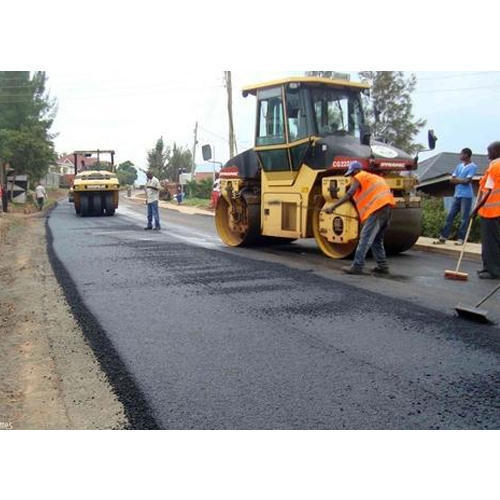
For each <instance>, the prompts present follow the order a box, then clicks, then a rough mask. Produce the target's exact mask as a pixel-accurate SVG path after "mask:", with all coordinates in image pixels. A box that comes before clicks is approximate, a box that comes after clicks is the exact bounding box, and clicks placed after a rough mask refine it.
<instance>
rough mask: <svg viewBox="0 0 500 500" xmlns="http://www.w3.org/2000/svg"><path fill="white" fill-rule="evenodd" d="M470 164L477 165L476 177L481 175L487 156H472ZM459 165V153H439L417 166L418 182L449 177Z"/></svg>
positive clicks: (486, 165)
mask: <svg viewBox="0 0 500 500" xmlns="http://www.w3.org/2000/svg"><path fill="white" fill-rule="evenodd" d="M471 160H472V162H473V163H475V164H476V165H477V167H478V168H477V172H476V175H482V174H483V173H484V171H485V170H486V168H487V167H488V165H489V163H490V161H489V159H488V155H481V154H473V155H472V159H471ZM459 163H460V153H439V154H437V155H435V156H432V157H431V158H427V160H424V161H422V162H420V163H419V164H418V168H417V176H418V178H419V181H420V182H425V181H429V180H431V179H437V178H439V177H443V176H446V175H450V174H452V173H453V171H454V170H455V168H456V166H457V165H458V164H459Z"/></svg>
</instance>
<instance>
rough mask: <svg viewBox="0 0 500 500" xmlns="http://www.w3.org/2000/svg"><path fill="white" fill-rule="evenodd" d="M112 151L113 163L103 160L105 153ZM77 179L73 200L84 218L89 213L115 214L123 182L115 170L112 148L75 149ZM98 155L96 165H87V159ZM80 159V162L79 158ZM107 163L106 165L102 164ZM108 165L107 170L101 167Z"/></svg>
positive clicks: (74, 184) (76, 208)
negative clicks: (119, 179) (120, 181)
mask: <svg viewBox="0 0 500 500" xmlns="http://www.w3.org/2000/svg"><path fill="white" fill-rule="evenodd" d="M105 153H107V154H110V156H111V162H106V163H104V162H103V163H101V161H100V158H101V155H102V154H105ZM73 155H74V165H75V178H74V181H73V186H72V188H73V201H74V204H75V212H76V214H77V215H80V216H81V217H85V216H88V215H104V214H106V215H110V216H111V215H114V214H115V210H116V209H117V208H118V197H119V196H118V195H119V189H120V183H119V181H118V177H117V176H116V173H115V167H114V155H115V152H114V151H113V150H99V149H97V150H95V151H75V152H74V153H73ZM93 155H97V158H96V161H95V162H92V163H93V164H94V166H89V167H87V163H86V159H87V158H89V157H92V156H93ZM79 159H80V164H78V160H79ZM103 165H105V166H103ZM101 167H102V168H105V169H104V170H101Z"/></svg>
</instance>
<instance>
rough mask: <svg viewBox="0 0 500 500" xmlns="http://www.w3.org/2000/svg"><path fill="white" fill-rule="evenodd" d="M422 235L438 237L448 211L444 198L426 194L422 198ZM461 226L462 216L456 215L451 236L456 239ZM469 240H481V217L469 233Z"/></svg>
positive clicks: (473, 241)
mask: <svg viewBox="0 0 500 500" xmlns="http://www.w3.org/2000/svg"><path fill="white" fill-rule="evenodd" d="M422 212H423V217H422V236H427V237H428V238H438V237H439V235H440V232H441V229H443V227H444V223H445V221H446V215H447V214H446V212H445V210H444V203H443V199H442V198H436V197H433V196H425V197H423V198H422ZM459 226H460V217H459V216H457V217H455V221H454V222H453V226H452V229H451V234H450V238H451V239H454V238H455V239H456V234H457V232H458V227H459ZM469 241H470V242H472V243H480V242H481V229H480V221H479V217H477V218H476V220H475V221H474V223H473V224H472V230H471V233H470V235H469Z"/></svg>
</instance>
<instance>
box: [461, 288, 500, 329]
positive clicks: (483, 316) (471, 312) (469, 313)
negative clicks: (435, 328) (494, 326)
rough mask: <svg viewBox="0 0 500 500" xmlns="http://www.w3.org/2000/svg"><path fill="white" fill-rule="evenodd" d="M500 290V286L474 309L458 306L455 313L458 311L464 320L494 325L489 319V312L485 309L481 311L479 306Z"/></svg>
mask: <svg viewBox="0 0 500 500" xmlns="http://www.w3.org/2000/svg"><path fill="white" fill-rule="evenodd" d="M499 289H500V285H497V286H496V287H495V288H493V290H491V292H489V293H488V295H486V296H485V297H483V298H482V299H481V300H480V301H479V302H478V303H477V304H476V305H475V306H474V307H469V306H464V305H462V304H458V305H457V306H456V307H455V311H457V313H458V315H459V316H460V317H461V318H464V319H470V320H472V321H477V322H479V323H493V321H491V320H490V319H489V318H488V311H486V310H485V309H479V306H480V305H481V304H482V303H483V302H486V301H487V300H488V299H489V298H490V297H491V296H492V295H493V294H494V293H496V292H497V291H498V290H499Z"/></svg>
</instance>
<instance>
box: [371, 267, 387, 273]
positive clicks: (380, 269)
mask: <svg viewBox="0 0 500 500" xmlns="http://www.w3.org/2000/svg"><path fill="white" fill-rule="evenodd" d="M372 273H373V274H390V272H389V268H388V267H387V266H375V267H374V268H373V269H372Z"/></svg>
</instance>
